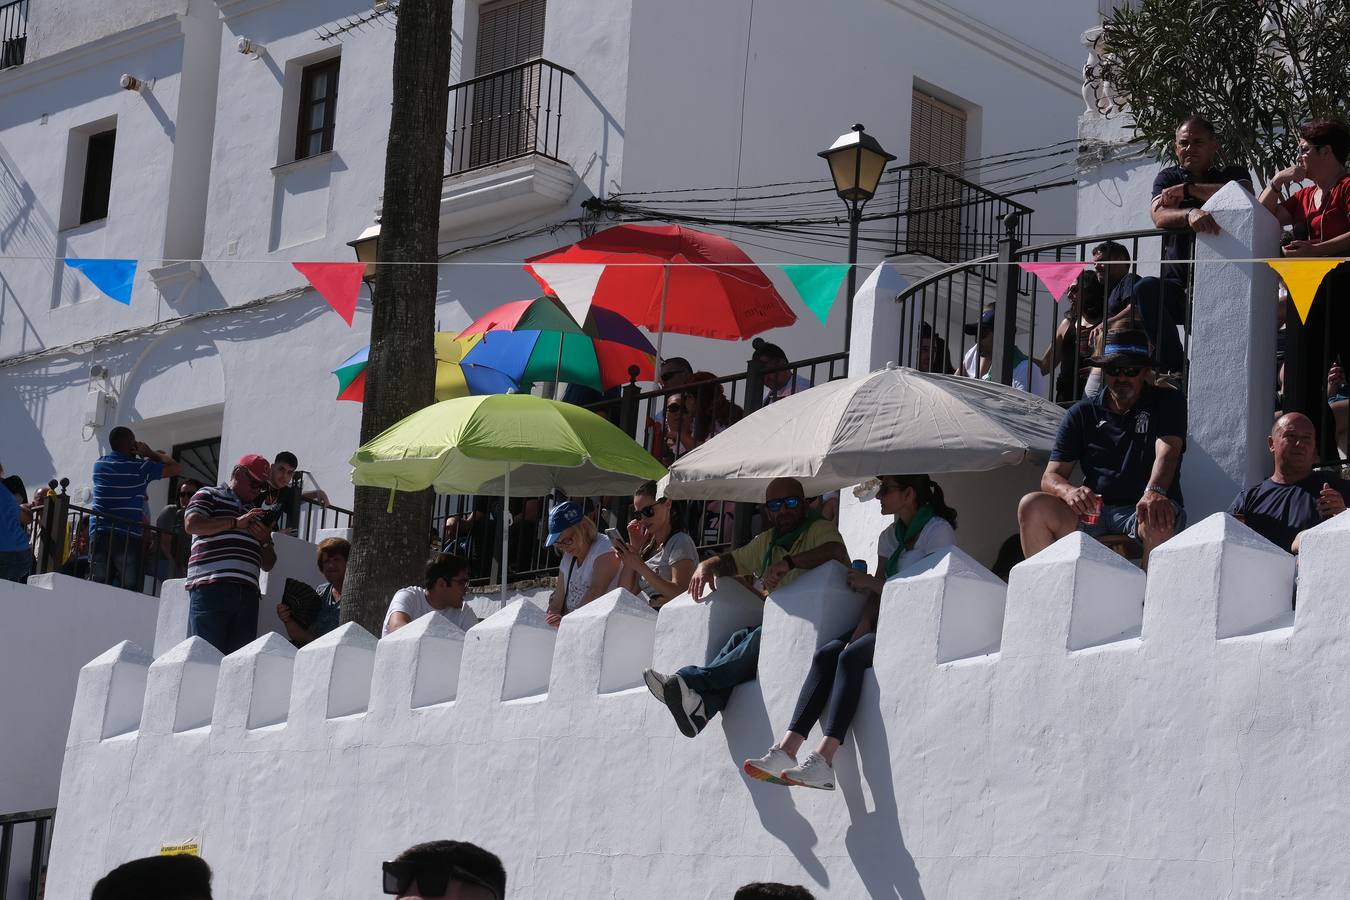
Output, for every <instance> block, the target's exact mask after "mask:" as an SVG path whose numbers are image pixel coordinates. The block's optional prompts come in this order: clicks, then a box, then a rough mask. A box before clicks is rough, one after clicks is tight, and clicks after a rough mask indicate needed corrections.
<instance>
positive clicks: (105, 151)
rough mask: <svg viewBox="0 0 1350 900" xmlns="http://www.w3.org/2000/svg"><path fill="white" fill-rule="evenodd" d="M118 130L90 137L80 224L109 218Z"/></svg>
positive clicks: (86, 157) (85, 164)
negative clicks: (109, 199) (109, 197)
mask: <svg viewBox="0 0 1350 900" xmlns="http://www.w3.org/2000/svg"><path fill="white" fill-rule="evenodd" d="M116 142H117V129H115V128H114V129H113V130H111V131H101V132H99V133H98V134H91V135H89V148H88V151H87V153H86V154H85V158H84V190H83V192H82V193H81V196H80V224H81V225H83V224H84V223H86V222H97V221H98V220H99V219H106V218H108V195H109V194H110V193H112V170H113V145H114V144H115V143H116Z"/></svg>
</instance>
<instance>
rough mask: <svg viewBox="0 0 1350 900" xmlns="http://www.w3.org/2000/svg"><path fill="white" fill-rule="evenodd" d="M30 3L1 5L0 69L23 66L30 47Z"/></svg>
mask: <svg viewBox="0 0 1350 900" xmlns="http://www.w3.org/2000/svg"><path fill="white" fill-rule="evenodd" d="M28 2H29V0H10V2H8V3H0V69H9V68H13V67H14V66H18V65H22V64H23V57H24V50H25V49H26V48H27V46H28Z"/></svg>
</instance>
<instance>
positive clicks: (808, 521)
mask: <svg viewBox="0 0 1350 900" xmlns="http://www.w3.org/2000/svg"><path fill="white" fill-rule="evenodd" d="M818 521H820V513H818V512H816V511H815V510H814V509H812V510H808V511H807V513H806V518H805V519H804V520H803V521H802V524H800V525H798V526H797V527H796V528H794V529H792V530H791V531H789V532H788V533H787V534H783V535H777V534H776V535H774V536H773V537H772V538H771V539H770V540H769V546H768V547H766V548H764V565H762V566H761V567H760V570H759V574H760V575H763V574H764V572H765V571H766V570H767V569H768V568H769V566H770V565H771V564H772V562H773V551H774V548H776V547H783V548H785V549H787V550H788V551H790V550H791V549H792V545H793V544H795V543H797V538H799V537H801V536H802V535H803V534H805V533H806V529H808V528H810V527H811V526H812V524H814V523H815V522H818ZM789 555H791V554H790V553H789Z"/></svg>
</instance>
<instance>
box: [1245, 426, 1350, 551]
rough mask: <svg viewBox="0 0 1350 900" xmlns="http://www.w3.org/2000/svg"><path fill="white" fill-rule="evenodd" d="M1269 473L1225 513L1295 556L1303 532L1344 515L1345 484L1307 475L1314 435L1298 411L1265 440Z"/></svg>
mask: <svg viewBox="0 0 1350 900" xmlns="http://www.w3.org/2000/svg"><path fill="white" fill-rule="evenodd" d="M1267 444H1268V446H1269V447H1270V455H1271V456H1273V457H1274V458H1275V473H1274V474H1273V475H1271V476H1270V477H1269V478H1267V479H1266V480H1265V481H1263V482H1261V483H1260V484H1258V485H1255V486H1253V487H1249V488H1247V490H1245V491H1243V492H1242V493H1240V494H1238V495H1237V499H1235V500H1234V501H1233V505H1232V506H1231V507H1229V509H1228V512H1229V514H1230V515H1232V516H1233V517H1234V518H1235V519H1237V520H1238V521H1240V522H1243V523H1245V524H1246V526H1247V527H1248V528H1250V529H1251V530H1252V531H1255V532H1256V533H1257V534H1259V535H1261V536H1262V537H1264V538H1265V539H1266V540H1268V541H1270V542H1271V543H1272V544H1275V545H1276V546H1277V547H1280V548H1281V549H1283V550H1285V551H1286V552H1288V553H1297V552H1298V545H1299V541H1300V539H1301V538H1302V537H1303V532H1305V531H1307V530H1308V529H1309V528H1313V527H1314V526H1316V525H1318V524H1320V523H1321V522H1323V521H1324V520H1326V519H1329V518H1331V517H1332V516H1335V515H1339V514H1340V513H1343V512H1345V504H1346V501H1347V500H1350V482H1347V481H1344V480H1342V479H1340V478H1337V477H1336V476H1335V475H1331V474H1328V473H1326V472H1315V471H1313V463H1314V462H1316V460H1317V431H1316V429H1315V428H1313V423H1312V420H1311V419H1309V418H1308V417H1307V416H1305V415H1303V413H1286V414H1284V415H1282V416H1280V417H1279V418H1278V419H1276V420H1275V427H1274V428H1272V429H1271V430H1270V437H1269V438H1267Z"/></svg>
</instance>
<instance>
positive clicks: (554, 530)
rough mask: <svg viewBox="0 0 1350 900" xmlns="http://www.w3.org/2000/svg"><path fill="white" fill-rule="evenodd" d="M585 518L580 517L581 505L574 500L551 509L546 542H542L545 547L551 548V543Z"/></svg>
mask: <svg viewBox="0 0 1350 900" xmlns="http://www.w3.org/2000/svg"><path fill="white" fill-rule="evenodd" d="M584 518H586V517H585V516H584V515H582V512H581V504H580V503H577V502H576V501H575V500H567V501H565V502H563V503H559V504H558V505H557V506H555V507H553V510H552V511H551V512H550V513H549V514H548V540H546V541H544V546H545V547H552V546H553V542H554V541H556V540H557V539H558V538H560V537H562V533H563V532H564V531H566V530H567V529H569V528H571V527H572V526H573V525H575V524H577V523H578V522H580V521H581V520H582V519H584Z"/></svg>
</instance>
